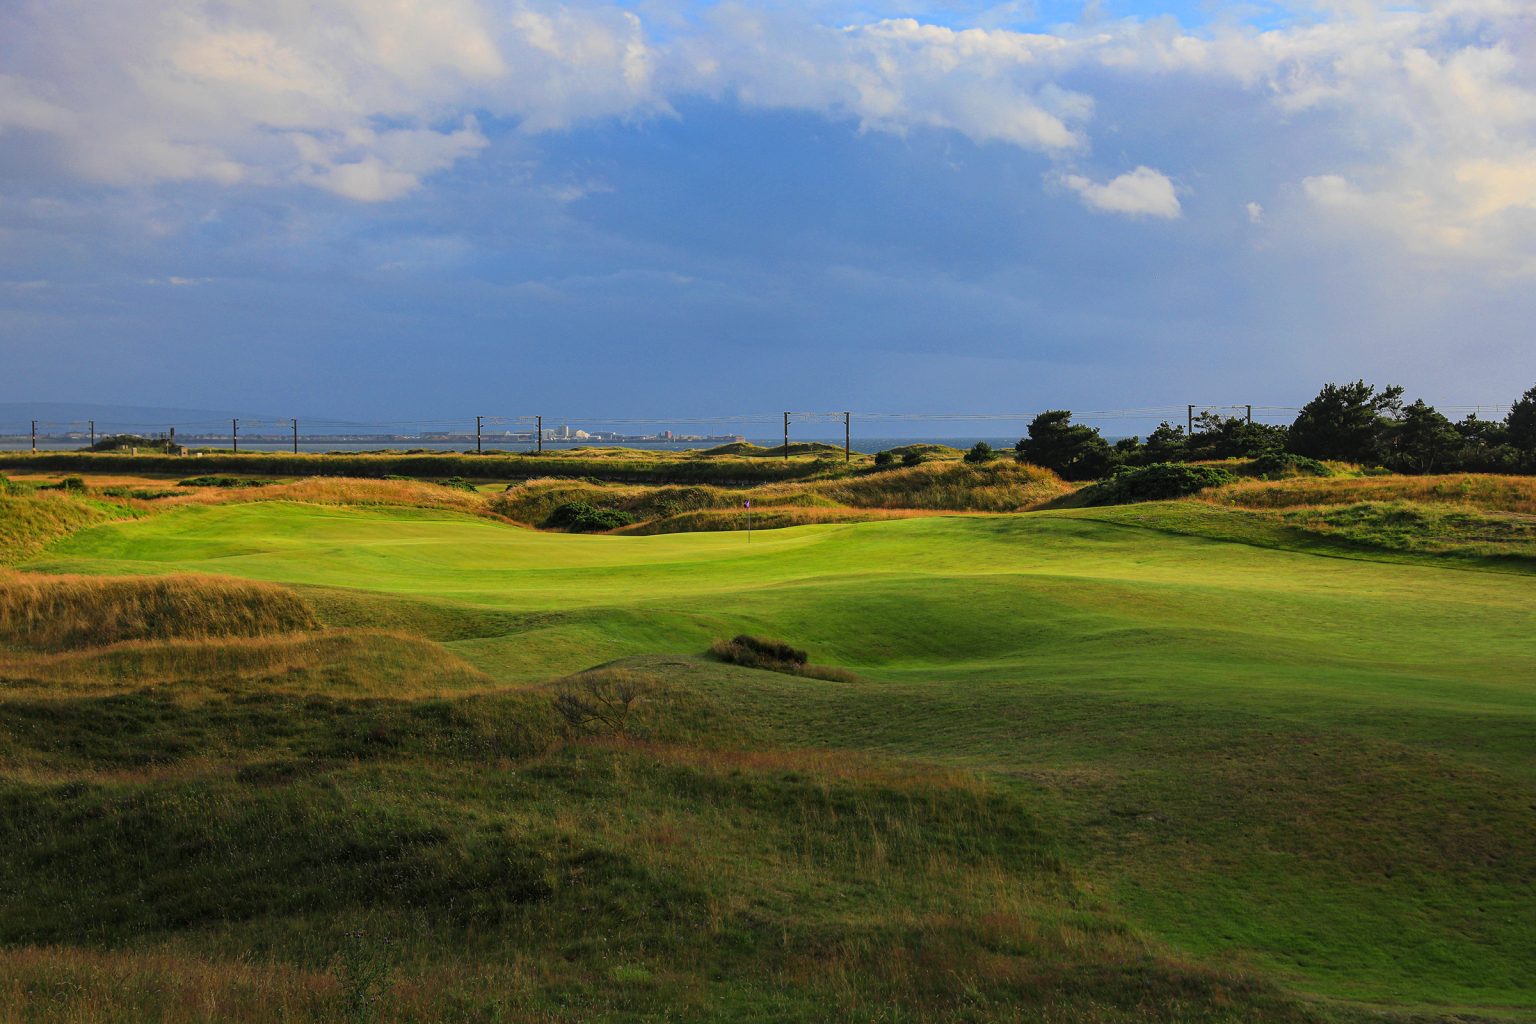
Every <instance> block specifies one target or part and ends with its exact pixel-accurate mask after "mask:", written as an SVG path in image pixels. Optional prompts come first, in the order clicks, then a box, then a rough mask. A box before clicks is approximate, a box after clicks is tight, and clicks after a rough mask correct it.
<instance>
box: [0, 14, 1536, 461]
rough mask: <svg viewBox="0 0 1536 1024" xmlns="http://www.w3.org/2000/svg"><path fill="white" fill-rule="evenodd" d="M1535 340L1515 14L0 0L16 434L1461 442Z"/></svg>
mask: <svg viewBox="0 0 1536 1024" xmlns="http://www.w3.org/2000/svg"><path fill="white" fill-rule="evenodd" d="M1532 324H1536V5H1533V4H1531V3H1530V2H1529V0H1447V2H1424V3H1377V2H1373V0H1318V2H1308V3H1285V2H1274V0H1268V2H1264V0H1261V2H1251V3H1216V2H1183V3H1164V2H1158V0H1096V2H1090V3H1086V4H1084V3H1080V2H1068V0H1034V2H1031V0H1008V2H1004V3H1001V4H992V3H989V2H987V0H949V2H929V0H825V2H821V0H815V2H807V3H793V2H784V0H780V2H776V3H754V2H731V3H720V4H698V3H689V2H679V0H641V2H637V3H627V4H619V3H610V2H603V0H594V2H589V3H564V4H557V3H550V2H545V0H526V2H508V0H431V2H428V0H421V2H413V0H256V2H240V0H223V2H214V0H117V2H114V3H111V4H102V3H100V2H99V0H9V2H7V3H5V4H3V5H0V402H3V403H10V404H16V403H21V404H26V403H29V402H74V403H104V404H112V405H140V406H170V407H177V408H202V409H222V410H236V411H246V412H249V413H252V414H265V415H274V416H275V415H281V416H289V415H293V416H301V417H327V418H337V419H344V418H351V419H359V420H364V419H366V420H380V421H382V420H414V419H421V420H432V419H439V418H455V417H462V416H464V415H469V416H473V415H474V414H476V413H483V414H487V415H500V416H519V415H530V414H533V413H543V414H545V415H546V417H547V420H546V422H549V421H550V420H559V419H580V418H582V417H585V418H587V419H588V420H592V419H594V418H597V417H600V416H612V417H667V416H676V417H709V416H719V417H726V416H732V415H744V414H759V413H767V414H773V415H776V414H777V412H778V411H779V410H783V409H792V410H845V409H846V410H855V411H864V412H885V413H907V414H929V413H956V412H978V413H992V412H1010V413H1011V412H1018V411H1029V410H1039V409H1045V408H1063V407H1064V408H1073V409H1078V410H1116V409H1125V408H1147V407H1163V406H1180V407H1182V406H1183V405H1184V404H1185V403H1197V404H1201V405H1217V404H1243V403H1254V404H1258V405H1261V406H1276V407H1287V406H1295V405H1299V404H1301V402H1303V401H1305V400H1306V399H1307V398H1309V397H1310V396H1311V395H1312V394H1315V393H1316V391H1317V389H1318V387H1319V386H1320V385H1321V384H1322V383H1324V382H1326V381H1345V380H1353V379H1356V378H1362V377H1363V378H1365V379H1367V380H1370V381H1373V382H1376V383H1378V384H1388V383H1397V384H1402V385H1404V386H1405V387H1406V388H1407V392H1408V395H1409V397H1410V398H1413V397H1419V396H1422V397H1424V398H1425V399H1426V400H1428V401H1430V402H1432V403H1435V404H1438V405H1442V406H1447V407H1464V406H1471V405H1483V404H1500V403H1508V402H1510V401H1512V400H1513V399H1514V398H1515V397H1517V396H1518V395H1519V394H1520V393H1521V392H1523V391H1524V390H1525V389H1526V388H1528V387H1530V386H1531V385H1532V384H1533V383H1536V343H1533V337H1532ZM962 432H963V431H962Z"/></svg>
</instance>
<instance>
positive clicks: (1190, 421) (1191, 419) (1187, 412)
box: [1184, 405, 1195, 434]
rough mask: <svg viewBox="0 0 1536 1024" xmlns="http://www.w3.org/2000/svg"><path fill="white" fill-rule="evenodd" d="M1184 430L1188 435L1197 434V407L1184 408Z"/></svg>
mask: <svg viewBox="0 0 1536 1024" xmlns="http://www.w3.org/2000/svg"><path fill="white" fill-rule="evenodd" d="M1184 430H1185V433H1188V434H1193V433H1194V432H1195V407H1194V406H1192V405H1190V406H1186V407H1185V408H1184Z"/></svg>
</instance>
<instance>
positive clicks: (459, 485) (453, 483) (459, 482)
mask: <svg viewBox="0 0 1536 1024" xmlns="http://www.w3.org/2000/svg"><path fill="white" fill-rule="evenodd" d="M438 483H439V484H440V485H442V486H443V487H452V488H453V489H454V490H456V491H469V492H471V493H474V490H475V485H474V484H472V483H470V482H469V481H468V480H466V479H464V478H463V477H461V476H451V477H449V478H448V479H447V480H439V481H438Z"/></svg>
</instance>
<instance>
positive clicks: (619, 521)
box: [544, 501, 635, 533]
mask: <svg viewBox="0 0 1536 1024" xmlns="http://www.w3.org/2000/svg"><path fill="white" fill-rule="evenodd" d="M634 521H635V517H634V516H633V515H631V514H630V513H628V512H625V511H623V510H622V509H617V508H598V507H597V506H595V505H589V504H587V503H586V502H584V501H568V502H566V503H565V504H564V505H561V506H559V507H558V508H556V509H555V510H554V511H553V512H551V513H550V515H549V518H548V519H546V520H545V521H544V525H545V526H552V527H557V528H559V529H564V530H570V531H572V532H573V533H592V532H595V531H598V530H615V529H618V528H619V527H620V526H628V525H629V524H631V523H633V522H634Z"/></svg>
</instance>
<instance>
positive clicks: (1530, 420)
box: [1504, 387, 1536, 460]
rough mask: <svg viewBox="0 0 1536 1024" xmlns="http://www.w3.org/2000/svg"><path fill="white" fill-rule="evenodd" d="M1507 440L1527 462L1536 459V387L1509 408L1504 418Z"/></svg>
mask: <svg viewBox="0 0 1536 1024" xmlns="http://www.w3.org/2000/svg"><path fill="white" fill-rule="evenodd" d="M1504 430H1505V432H1506V436H1505V439H1506V440H1507V441H1508V442H1509V443H1510V444H1511V445H1513V446H1514V447H1515V449H1516V450H1517V451H1519V452H1521V453H1522V454H1523V455H1524V456H1525V457H1526V459H1527V460H1532V459H1536V387H1533V388H1531V389H1530V390H1529V391H1527V392H1526V393H1525V394H1523V395H1521V396H1520V398H1519V399H1518V400H1517V401H1516V402H1515V404H1514V405H1512V406H1510V407H1509V415H1508V416H1506V417H1504Z"/></svg>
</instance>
